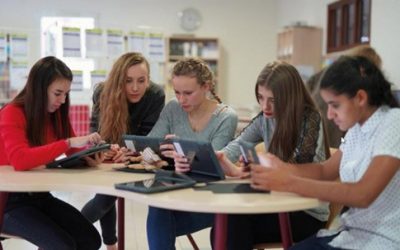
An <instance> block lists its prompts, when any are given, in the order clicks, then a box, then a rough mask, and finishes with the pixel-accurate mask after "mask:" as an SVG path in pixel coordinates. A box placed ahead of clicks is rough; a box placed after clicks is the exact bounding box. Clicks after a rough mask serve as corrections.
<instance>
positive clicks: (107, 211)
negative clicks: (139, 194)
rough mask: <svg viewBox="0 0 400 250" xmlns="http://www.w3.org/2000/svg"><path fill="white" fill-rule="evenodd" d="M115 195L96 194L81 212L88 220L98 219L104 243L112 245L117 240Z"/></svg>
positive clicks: (94, 220)
mask: <svg viewBox="0 0 400 250" xmlns="http://www.w3.org/2000/svg"><path fill="white" fill-rule="evenodd" d="M116 200H117V198H116V197H115V196H108V195H103V194H96V196H95V197H94V198H93V199H91V200H90V201H89V202H88V203H86V205H85V206H84V207H83V208H82V211H81V213H82V214H83V216H85V217H86V218H87V219H88V220H89V221H90V222H92V223H94V222H96V221H98V220H100V226H101V235H102V236H103V242H104V244H106V245H114V244H115V243H116V242H117V240H118V239H117V235H116V234H117V231H116V227H117V212H116V208H115V201H116Z"/></svg>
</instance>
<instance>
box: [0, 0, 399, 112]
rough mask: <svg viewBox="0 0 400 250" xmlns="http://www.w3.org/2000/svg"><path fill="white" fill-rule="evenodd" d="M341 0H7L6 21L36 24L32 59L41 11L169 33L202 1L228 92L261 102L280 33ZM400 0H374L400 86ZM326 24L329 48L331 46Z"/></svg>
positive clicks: (319, 17)
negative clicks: (259, 81) (263, 77)
mask: <svg viewBox="0 0 400 250" xmlns="http://www.w3.org/2000/svg"><path fill="white" fill-rule="evenodd" d="M332 1H333V0H296V1H293V0H250V1H249V0H235V1H234V0H202V1H200V0H114V1H95V0H85V1H80V0H69V1H61V0H52V1H51V0H35V1H34V0H2V1H1V9H0V27H13V28H17V29H24V30H28V31H29V33H30V34H31V37H32V38H33V39H32V41H31V59H32V61H35V60H37V58H38V57H39V56H40V51H39V48H40V46H39V32H40V17H41V16H57V15H58V16H92V17H94V18H95V19H96V24H97V26H99V27H103V28H123V29H126V30H130V29H135V28H136V27H138V26H139V25H147V26H151V27H153V28H154V29H156V30H160V31H163V32H164V33H165V34H166V35H171V34H177V33H184V32H183V30H182V29H181V28H180V27H179V24H178V21H177V12H178V11H180V10H182V9H184V8H185V7H196V8H197V9H199V11H200V12H201V13H202V16H203V23H202V26H201V27H200V28H199V30H198V31H197V32H196V36H206V37H219V39H220V43H221V49H222V50H221V60H222V61H221V63H222V65H221V66H222V67H221V69H222V72H221V74H220V77H221V78H220V79H221V82H222V86H220V88H219V91H220V95H221V96H222V98H223V100H224V101H225V102H226V103H228V104H231V105H234V106H245V107H251V108H252V107H254V106H255V105H256V102H255V98H254V89H253V87H254V83H255V80H256V77H257V75H258V73H259V71H260V70H261V68H262V67H263V66H264V65H265V64H266V62H269V61H272V60H274V59H275V58H276V34H277V32H278V31H279V30H281V29H282V28H283V27H284V26H285V25H290V24H293V23H294V22H296V21H304V22H306V23H307V24H309V25H315V26H319V27H326V5H327V4H328V3H330V2H332ZM399 9H400V1H398V0H372V23H371V37H372V41H371V45H372V46H373V47H374V48H375V49H376V50H377V51H378V53H379V54H380V55H381V56H382V59H383V62H384V69H385V71H386V75H387V76H388V77H389V79H390V80H391V81H392V82H395V83H396V84H397V88H400V70H398V69H397V68H398V63H397V60H398V55H399V53H396V52H395V51H399V49H398V46H399V44H400V32H399V31H400V28H399V25H398V24H399V23H400V15H398V14H397V13H396V12H397V11H398V10H399ZM325 33H326V31H324V41H323V53H324V52H325V50H326V42H325V41H326V38H325V37H326V34H325Z"/></svg>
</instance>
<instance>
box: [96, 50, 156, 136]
mask: <svg viewBox="0 0 400 250" xmlns="http://www.w3.org/2000/svg"><path fill="white" fill-rule="evenodd" d="M141 63H145V64H146V67H147V70H148V73H149V75H150V67H149V63H148V61H147V60H146V58H145V57H144V56H143V55H142V54H140V53H136V52H130V53H126V54H124V55H122V56H121V57H120V58H118V60H117V61H116V62H115V63H114V65H113V67H112V69H111V72H110V74H109V76H108V78H107V80H106V81H105V82H104V87H103V90H102V92H101V95H100V102H99V103H100V104H99V105H100V106H99V110H100V118H99V133H100V135H101V137H102V138H104V139H105V140H107V141H108V142H110V143H120V142H121V135H122V134H125V133H129V127H130V124H129V111H128V101H127V96H126V92H125V85H126V72H127V71H128V69H129V68H130V67H131V66H133V65H137V64H141Z"/></svg>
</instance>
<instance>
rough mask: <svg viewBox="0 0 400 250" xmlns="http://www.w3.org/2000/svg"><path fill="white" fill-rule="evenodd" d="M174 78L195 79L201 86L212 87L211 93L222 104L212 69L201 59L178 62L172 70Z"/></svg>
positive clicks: (187, 59) (186, 59)
mask: <svg viewBox="0 0 400 250" xmlns="http://www.w3.org/2000/svg"><path fill="white" fill-rule="evenodd" d="M172 76H189V77H195V78H196V80H197V83H198V84H200V86H203V85H205V84H209V85H210V92H211V94H212V96H213V97H214V99H215V100H217V102H218V103H222V101H221V98H219V96H218V95H217V94H216V93H215V83H214V74H213V72H212V71H211V69H210V67H209V66H208V65H207V64H206V63H205V62H204V61H203V60H201V59H199V58H185V59H182V60H180V61H178V62H177V63H176V64H175V66H174V68H173V69H172Z"/></svg>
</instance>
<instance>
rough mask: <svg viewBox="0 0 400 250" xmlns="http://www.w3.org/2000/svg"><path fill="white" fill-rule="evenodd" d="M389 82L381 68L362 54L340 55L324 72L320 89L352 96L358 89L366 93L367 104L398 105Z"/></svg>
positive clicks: (376, 105) (377, 105)
mask: <svg viewBox="0 0 400 250" xmlns="http://www.w3.org/2000/svg"><path fill="white" fill-rule="evenodd" d="M390 88H391V83H390V82H389V81H387V80H386V78H385V77H384V75H383V73H382V72H381V70H380V69H379V68H378V67H377V66H376V65H375V64H374V63H372V62H371V61H369V60H368V59H367V58H365V57H362V56H341V57H340V58H339V59H338V60H336V61H335V62H334V63H333V64H332V65H331V66H329V68H328V69H327V70H326V72H325V73H324V75H323V77H322V80H321V89H329V90H332V91H333V92H334V93H335V94H336V95H340V94H344V95H347V96H348V97H350V98H351V97H354V96H355V95H356V94H357V92H358V91H359V90H361V89H362V90H364V91H365V92H367V94H368V104H369V105H371V106H375V107H379V106H381V105H388V106H390V107H398V106H399V104H398V102H397V101H396V99H395V97H394V96H393V93H392V91H391V89H390Z"/></svg>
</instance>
